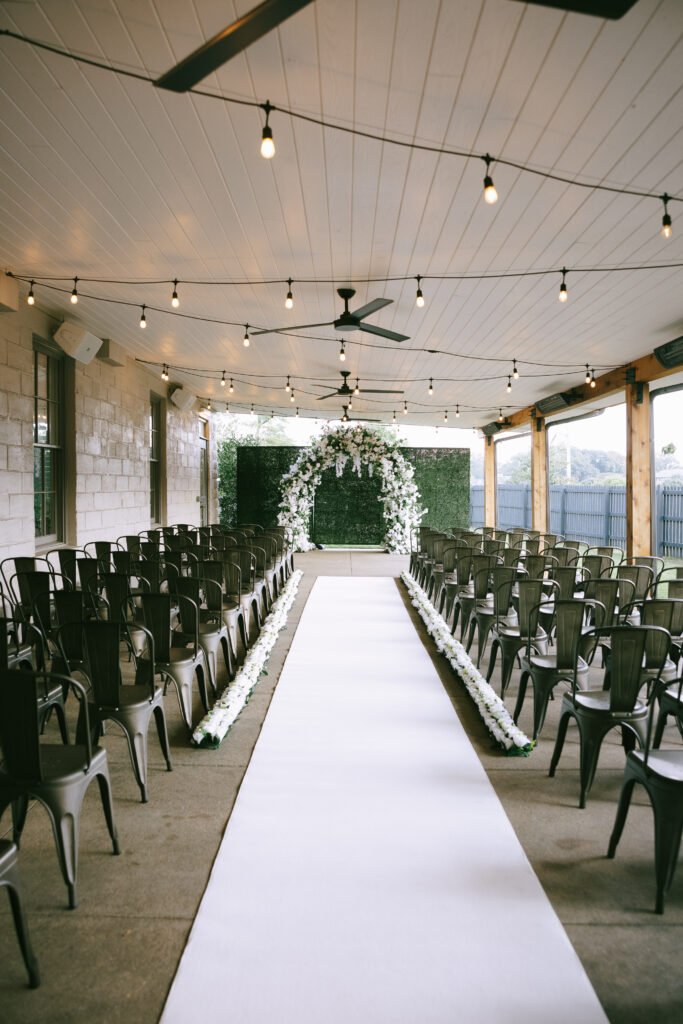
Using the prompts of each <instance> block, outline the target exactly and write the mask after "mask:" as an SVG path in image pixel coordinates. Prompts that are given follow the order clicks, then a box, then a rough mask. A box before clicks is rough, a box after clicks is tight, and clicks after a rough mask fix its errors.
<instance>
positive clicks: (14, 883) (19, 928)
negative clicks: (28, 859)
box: [0, 839, 40, 988]
mask: <svg viewBox="0 0 683 1024" xmlns="http://www.w3.org/2000/svg"><path fill="white" fill-rule="evenodd" d="M18 861H19V850H18V849H17V846H16V843H12V842H10V840H9V839H0V887H2V888H5V889H7V895H8V896H9V901H10V907H11V910H12V917H13V919H14V928H15V931H16V933H17V939H18V940H19V948H20V950H21V955H22V957H23V959H24V964H25V965H26V970H27V971H28V978H29V987H30V988H38V986H39V985H40V971H39V969H38V961H37V959H36V955H35V953H34V952H33V947H32V946H31V940H30V939H29V937H28V926H27V924H26V918H25V916H24V908H23V903H22V899H23V888H22V884H21V879H20V877H19V863H18Z"/></svg>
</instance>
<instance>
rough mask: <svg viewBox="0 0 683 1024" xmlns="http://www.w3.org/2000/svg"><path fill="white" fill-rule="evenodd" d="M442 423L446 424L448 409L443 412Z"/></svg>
mask: <svg viewBox="0 0 683 1024" xmlns="http://www.w3.org/2000/svg"><path fill="white" fill-rule="evenodd" d="M443 421H444V423H448V409H446V410H444V414H443Z"/></svg>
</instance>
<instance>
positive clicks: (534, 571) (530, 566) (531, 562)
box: [524, 553, 546, 580]
mask: <svg viewBox="0 0 683 1024" xmlns="http://www.w3.org/2000/svg"><path fill="white" fill-rule="evenodd" d="M545 565H546V559H545V555H530V554H528V553H527V555H526V556H525V558H524V568H525V569H526V571H527V572H528V573H529V577H530V579H532V580H541V579H543V576H544V574H545Z"/></svg>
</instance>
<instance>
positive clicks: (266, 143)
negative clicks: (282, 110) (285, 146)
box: [261, 100, 275, 160]
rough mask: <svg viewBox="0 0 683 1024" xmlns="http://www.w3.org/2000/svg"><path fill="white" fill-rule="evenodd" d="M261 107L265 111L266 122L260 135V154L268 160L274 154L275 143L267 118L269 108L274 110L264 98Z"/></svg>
mask: <svg viewBox="0 0 683 1024" xmlns="http://www.w3.org/2000/svg"><path fill="white" fill-rule="evenodd" d="M261 107H262V109H263V110H265V112H266V123H265V125H264V127H263V133H262V135H261V156H262V157H265V159H266V160H270V159H271V158H272V157H274V156H275V143H274V142H273V130H272V128H271V127H270V125H269V124H268V118H269V117H270V112H271V110H274V109H275V108H274V107H273V106H271V104H270V102H269V101H268V100H266V102H265V103H262V104H261Z"/></svg>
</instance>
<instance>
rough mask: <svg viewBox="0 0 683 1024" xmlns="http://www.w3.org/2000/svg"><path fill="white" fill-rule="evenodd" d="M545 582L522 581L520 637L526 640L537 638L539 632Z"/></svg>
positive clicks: (520, 586)
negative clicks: (539, 614) (539, 617)
mask: <svg viewBox="0 0 683 1024" xmlns="http://www.w3.org/2000/svg"><path fill="white" fill-rule="evenodd" d="M543 585H544V584H543V580H542V579H540V578H537V579H524V580H520V581H519V584H518V587H519V612H518V619H519V635H520V637H522V638H524V639H526V638H527V637H531V638H533V637H535V636H536V633H537V632H538V613H539V609H540V607H541V603H542V601H541V599H542V597H543Z"/></svg>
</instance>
